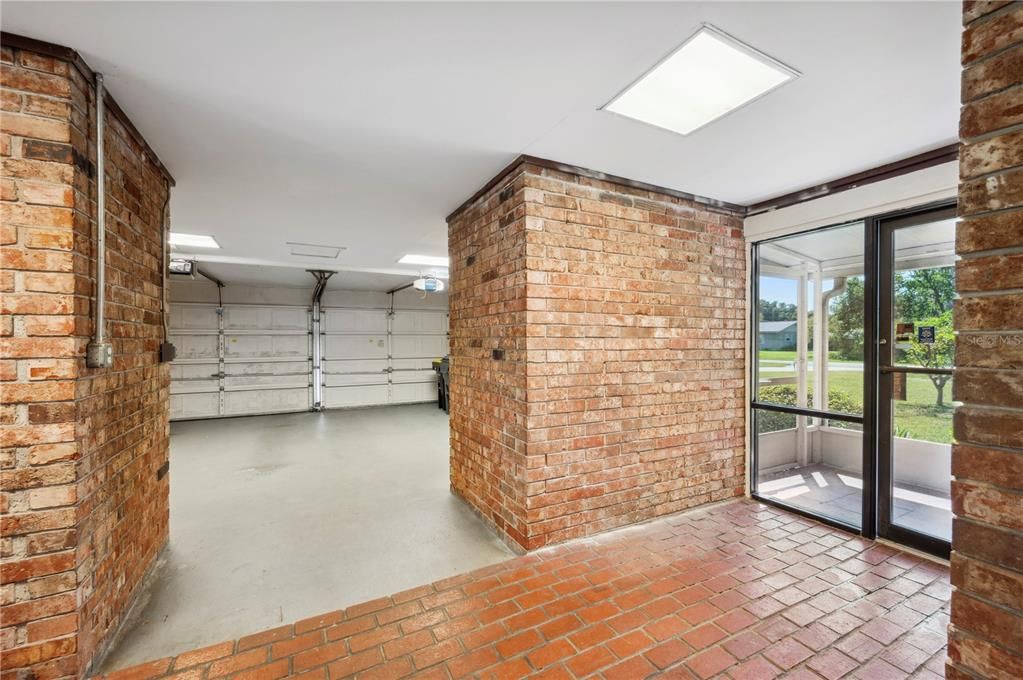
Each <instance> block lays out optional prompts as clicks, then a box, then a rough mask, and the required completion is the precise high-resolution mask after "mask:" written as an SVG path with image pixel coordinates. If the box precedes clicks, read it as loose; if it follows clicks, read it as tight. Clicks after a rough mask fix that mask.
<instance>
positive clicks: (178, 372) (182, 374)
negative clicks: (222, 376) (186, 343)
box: [170, 361, 219, 382]
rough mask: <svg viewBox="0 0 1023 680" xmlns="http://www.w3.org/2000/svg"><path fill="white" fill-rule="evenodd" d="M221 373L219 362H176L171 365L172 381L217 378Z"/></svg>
mask: <svg viewBox="0 0 1023 680" xmlns="http://www.w3.org/2000/svg"><path fill="white" fill-rule="evenodd" d="M218 373H219V370H218V368H217V364H216V363H213V362H210V363H208V364H198V363H191V364H182V363H178V362H176V361H175V362H174V363H172V364H171V366H170V375H171V381H172V382H173V381H191V380H216V377H217V375H218Z"/></svg>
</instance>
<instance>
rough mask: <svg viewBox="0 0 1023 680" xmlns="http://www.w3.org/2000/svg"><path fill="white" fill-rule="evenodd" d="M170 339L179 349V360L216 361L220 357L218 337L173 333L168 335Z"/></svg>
mask: <svg viewBox="0 0 1023 680" xmlns="http://www.w3.org/2000/svg"><path fill="white" fill-rule="evenodd" d="M168 338H169V339H170V341H171V342H172V343H174V347H175V348H176V349H177V352H178V354H177V358H178V359H212V360H213V361H216V360H217V357H218V355H219V352H218V350H217V341H218V338H217V336H216V335H205V334H204V335H199V334H188V335H181V334H177V333H173V332H171V333H168Z"/></svg>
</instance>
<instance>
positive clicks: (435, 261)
mask: <svg viewBox="0 0 1023 680" xmlns="http://www.w3.org/2000/svg"><path fill="white" fill-rule="evenodd" d="M398 264H421V265H426V266H427V267H447V266H448V258H446V257H435V256H433V255H405V256H403V257H402V258H401V259H400V260H398Z"/></svg>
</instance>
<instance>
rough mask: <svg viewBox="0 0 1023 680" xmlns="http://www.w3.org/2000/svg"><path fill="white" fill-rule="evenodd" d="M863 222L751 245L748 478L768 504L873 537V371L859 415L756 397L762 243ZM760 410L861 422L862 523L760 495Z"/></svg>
mask: <svg viewBox="0 0 1023 680" xmlns="http://www.w3.org/2000/svg"><path fill="white" fill-rule="evenodd" d="M861 222H864V220H852V221H850V222H840V223H838V224H829V225H826V226H822V227H816V228H814V229H807V230H806V231H801V232H796V233H792V234H785V235H784V236H776V237H773V238H768V239H763V240H761V241H756V242H754V243H752V244H751V245H752V259H751V266H750V269H751V274H750V284H751V286H750V287H751V291H750V293H751V295H750V299H751V300H752V301H753V304H751V305H750V328H751V329H752V334H751V336H750V338H751V350H752V351H751V353H750V354H751V361H750V386H751V392H752V395H751V398H750V409H749V413H750V466H749V467H750V469H749V482H748V483H749V488H750V496H751V497H753V498H755V499H756V500H758V501H760V502H762V503H765V504H767V505H772V506H775V507H778V508H782V509H784V510H786V511H788V512H792V513H795V514H797V515H802V516H804V517H809V518H811V519H814V520H816V521H818V522H822V523H824V524H827V525H829V526H833V527H836V528H838V529H842V530H844V531H850V532H853V533H856V534H859V535H861V536H864V537H866V538H874V527H875V526H876V519H875V517H874V512H875V509H876V507H877V506H876V504H875V502H874V489H875V488H876V486H875V485H874V484H873V483H870V484H868V483H867V482H868V481H869V480H873V479H874V467H873V465H872V464H871V465H870V466H869V467H868V466H867V465H866V461H867V459H868V458H869V457H872V456H873V451H874V450H875V449H874V446H873V438H872V436H871V435H870V432H871V431H872V430H873V425H872V424H873V413H872V408H870V404H872V403H873V402H871V401H868V400H867V398H866V394H867V392H868V390H869V389H870V388H869V385H868V383H870V382H871V381H870V380H869V375H870V373H867V372H866V370H865V372H864V379H863V384H864V400H863V415H862V416H856V415H851V414H848V413H839V412H834V411H828V410H820V411H818V410H816V409H809V408H797V407H792V406H781V405H778V404H771V403H768V402H759V401H757V398H756V396H757V386H758V385H759V384H760V382H759V381H760V377H759V371H758V369H759V363H760V362H759V361H758V358H757V344H758V342H759V338H760V320H759V318H758V317H759V314H757V304H758V302H759V299H760V266H759V263H760V258H759V256H758V253H759V248H760V246H761V245H763V244H765V243H771V242H773V241H780V240H784V239H787V238H789V237H792V236H801V235H804V234H812V233H814V232H818V231H828V230H830V229H841V228H842V227H850V226H853V225H857V224H860V223H861ZM872 233H873V231H872V230H871V229H870V225H869V223H865V224H864V237H865V239H866V246H867V250H866V251H865V256H864V258H865V259H864V269H865V271H864V277H863V288H864V290H863V297H864V304H866V301H867V300H870V299H872V296H873V293H872V286H873V282H874V279H875V278H876V277H875V276H874V275H872V274H871V272H870V257H869V254H870V253H871V252H873V251H872V248H873V245H872V244H873V237H872ZM866 306H867V308H868V309H866V310H864V339H866V338H869V337H872V335H871V333H873V330H872V329H873V328H874V327H875V325H876V324H874V322H872V321H871V320H870V319H868V318H867V317H868V316H869V314H868V310H869V308H870V306H871V305H866ZM863 345H864V346H863V352H864V355H863V366H864V369H866V367H867V366H870V365H873V364H868V363H867V362H868V360H870V359H871V357H872V356H873V354H872V352H873V349H874V348H873V343H870V342H866V340H865V341H864V343H863ZM761 411H773V412H776V413H788V414H791V415H797V416H807V417H812V418H820V419H827V420H839V421H842V422H847V423H855V424H858V425H860V426H861V427H862V428H863V462H864V466H863V489H862V490H861V491H862V493H861V496H862V509H861V512H860V526H855V525H852V524H848V523H846V522H843V521H841V520H838V519H834V518H832V517H827V516H824V515H817V514H814V513H812V512H810V511H808V510H803V509H801V508H798V507H795V506H792V505H788V504H786V503H782V502H780V501H776V500H774V499H771V498H766V497H764V496H761V495H760V494H759V493H758V492H757V470H758V468H759V463H758V453H759V452H758V449H759V437H758V436H757V433H758V431H759V427H758V426H757V414H758V413H759V412H761ZM868 448H869V449H870V456H868V455H867V450H868Z"/></svg>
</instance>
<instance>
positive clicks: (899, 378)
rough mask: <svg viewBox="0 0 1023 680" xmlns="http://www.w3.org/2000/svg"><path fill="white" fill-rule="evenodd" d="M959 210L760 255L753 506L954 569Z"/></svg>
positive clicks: (766, 245)
mask: <svg viewBox="0 0 1023 680" xmlns="http://www.w3.org/2000/svg"><path fill="white" fill-rule="evenodd" d="M954 246H955V208H954V206H948V205H942V206H937V207H928V208H924V209H918V210H913V211H907V212H902V213H898V214H893V215H886V216H879V217H872V218H869V219H865V220H860V221H856V222H852V223H847V224H841V225H836V226H829V227H825V228H821V229H815V230H813V231H809V232H803V233H799V234H794V235H790V236H783V237H778V238H774V239H769V240H765V241H761V242H759V243H756V244H754V245H753V268H754V272H753V291H752V294H753V300H754V304H753V319H752V322H753V343H754V357H755V358H754V361H753V362H752V384H753V399H752V405H751V406H752V408H751V422H752V426H753V429H752V433H753V437H752V446H753V451H752V454H753V455H752V465H751V468H752V474H751V489H752V493H753V495H754V496H755V497H756V498H758V499H760V500H764V501H767V502H769V503H776V504H779V505H782V506H785V507H786V508H789V509H792V510H795V511H797V512H802V513H804V514H808V515H811V516H813V517H815V518H819V519H822V520H824V521H827V522H829V523H832V524H835V525H838V526H842V527H844V528H847V529H851V530H854V531H856V532H858V533H861V534H863V535H865V536H868V537H874V536H882V537H885V538H889V539H892V540H894V541H897V542H899V543H903V544H906V545H910V546H913V547H916V548H919V549H922V550H926V551H928V552H931V553H934V554H938V555H945V556H947V554H948V551H949V543H950V541H951V532H952V512H951V500H950V482H951V443H952V413H953V411H954V406H955V404H954V402H953V401H952V397H951V393H952V384H951V382H952V366H953V360H954V350H955V337H954V333H953V330H952V304H953V301H954V298H955V248H954Z"/></svg>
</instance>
